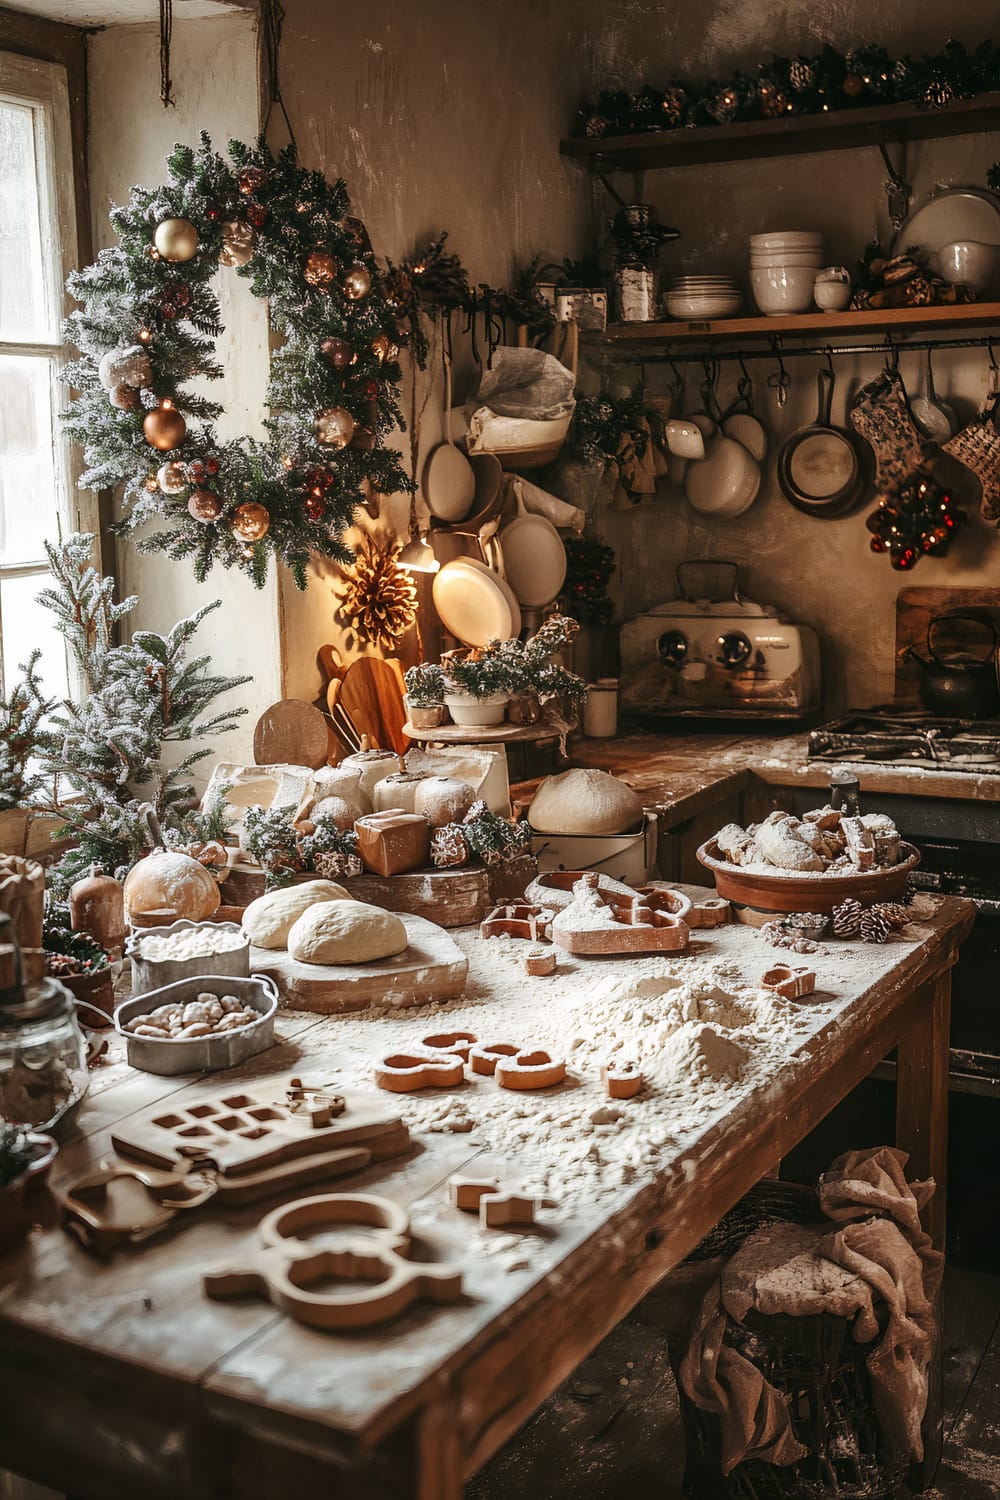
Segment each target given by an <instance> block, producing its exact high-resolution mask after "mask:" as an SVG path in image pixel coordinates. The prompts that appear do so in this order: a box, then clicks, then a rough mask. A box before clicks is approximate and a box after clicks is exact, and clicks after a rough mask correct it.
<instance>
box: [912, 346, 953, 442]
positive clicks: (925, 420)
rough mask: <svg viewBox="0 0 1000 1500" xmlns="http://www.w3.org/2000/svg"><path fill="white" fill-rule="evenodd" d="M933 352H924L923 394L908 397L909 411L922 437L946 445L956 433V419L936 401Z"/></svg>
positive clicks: (944, 406) (950, 410)
mask: <svg viewBox="0 0 1000 1500" xmlns="http://www.w3.org/2000/svg"><path fill="white" fill-rule="evenodd" d="M933 359H934V351H933V350H932V349H930V348H928V349H926V350H925V351H924V361H925V363H924V393H923V395H921V396H911V397H910V411H911V413H912V414H913V420H914V422H916V424H917V426H918V427H919V428H920V431H921V432H922V433H923V435H924V437H926V438H930V439H931V441H932V442H935V443H946V442H947V441H948V439H949V438H952V437H954V436H955V433H956V432H957V431H958V418H957V417H956V415H955V413H954V411H953V410H952V408H951V407H950V406H947V405H946V404H945V402H943V401H941V400H939V399H938V393H937V391H936V390H935V389H934V364H933Z"/></svg>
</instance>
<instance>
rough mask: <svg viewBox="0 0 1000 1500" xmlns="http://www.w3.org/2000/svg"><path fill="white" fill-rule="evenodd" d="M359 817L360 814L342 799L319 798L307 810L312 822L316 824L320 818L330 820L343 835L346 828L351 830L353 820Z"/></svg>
mask: <svg viewBox="0 0 1000 1500" xmlns="http://www.w3.org/2000/svg"><path fill="white" fill-rule="evenodd" d="M360 816H361V814H360V813H356V812H355V811H354V809H353V808H352V807H351V806H350V805H349V804H348V803H347V802H345V801H344V799H343V797H321V798H320V799H319V801H318V802H314V803H313V805H312V807H311V808H310V809H309V817H310V819H311V820H312V822H314V823H318V822H319V821H320V819H321V818H322V819H330V820H331V821H332V822H333V824H334V827H336V828H339V829H340V831H341V833H345V832H346V831H347V829H348V828H353V827H354V820H355V818H359V817H360Z"/></svg>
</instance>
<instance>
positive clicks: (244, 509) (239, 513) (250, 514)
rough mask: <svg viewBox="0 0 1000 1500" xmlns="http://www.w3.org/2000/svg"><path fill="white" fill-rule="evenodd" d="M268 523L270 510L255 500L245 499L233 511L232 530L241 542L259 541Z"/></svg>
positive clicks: (269, 523) (264, 534)
mask: <svg viewBox="0 0 1000 1500" xmlns="http://www.w3.org/2000/svg"><path fill="white" fill-rule="evenodd" d="M270 525H271V515H270V512H269V511H268V510H267V509H266V508H265V507H264V506H263V505H258V504H257V502H256V501H255V500H247V501H246V502H245V503H244V504H243V505H238V506H237V507H236V509H235V510H234V511H233V531H234V532H235V533H236V535H237V536H238V537H239V539H240V541H241V542H259V541H260V539H261V537H262V536H266V535H267V532H268V528H269V527H270Z"/></svg>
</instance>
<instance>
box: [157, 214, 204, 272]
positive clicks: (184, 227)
mask: <svg viewBox="0 0 1000 1500" xmlns="http://www.w3.org/2000/svg"><path fill="white" fill-rule="evenodd" d="M153 244H154V245H155V246H156V248H157V250H158V251H159V252H160V259H161V260H169V261H170V262H171V263H172V264H173V265H179V264H180V263H181V262H182V261H185V260H192V259H193V258H194V256H195V255H197V253H198V231H197V229H195V227H194V225H193V224H192V223H191V220H190V219H164V220H163V222H162V223H160V224H157V226H156V233H155V234H154V235H153Z"/></svg>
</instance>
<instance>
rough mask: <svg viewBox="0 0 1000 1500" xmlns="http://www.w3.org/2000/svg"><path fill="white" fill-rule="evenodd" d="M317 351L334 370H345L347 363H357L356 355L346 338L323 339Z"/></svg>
mask: <svg viewBox="0 0 1000 1500" xmlns="http://www.w3.org/2000/svg"><path fill="white" fill-rule="evenodd" d="M319 352H320V354H322V356H323V358H324V359H325V360H327V361H328V362H329V363H330V364H331V365H332V366H333V368H334V369H335V370H346V369H347V366H348V365H353V364H356V363H357V358H358V356H357V354H356V353H355V351H354V350H353V349H352V348H351V346H350V344H349V343H348V342H347V340H346V339H324V340H323V342H322V343H321V344H320V346H319Z"/></svg>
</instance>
